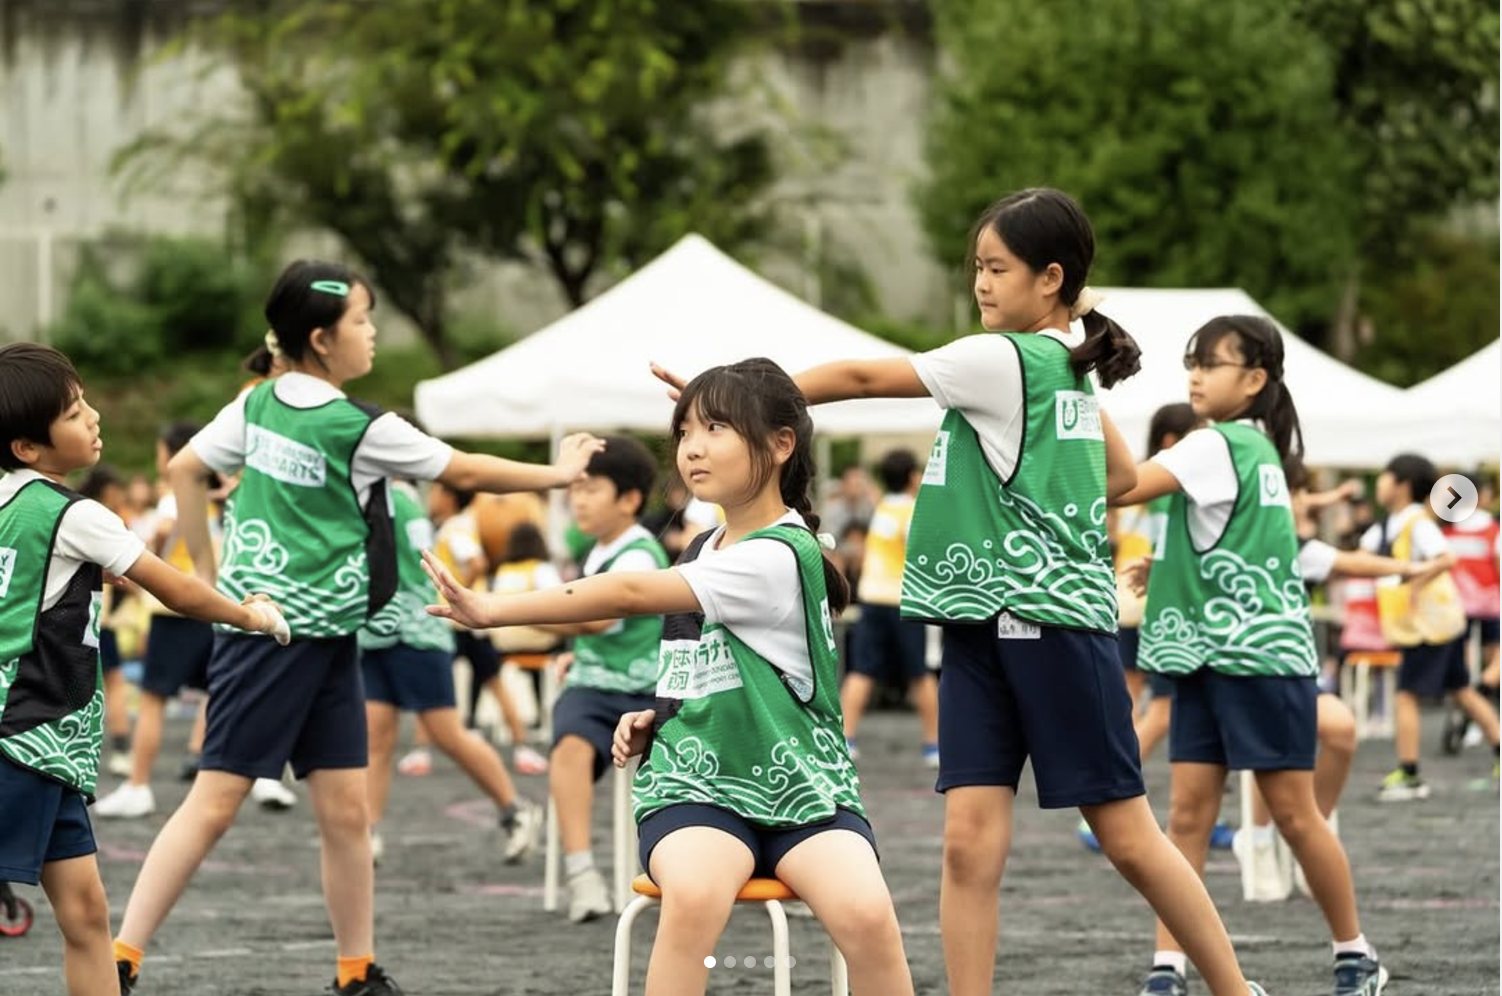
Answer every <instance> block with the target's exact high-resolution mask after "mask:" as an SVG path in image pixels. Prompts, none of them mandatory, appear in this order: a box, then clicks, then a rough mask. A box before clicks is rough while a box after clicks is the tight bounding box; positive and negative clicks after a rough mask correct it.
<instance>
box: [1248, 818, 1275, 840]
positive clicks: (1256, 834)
mask: <svg viewBox="0 0 1502 996" xmlns="http://www.w3.org/2000/svg"><path fill="white" fill-rule="evenodd" d="M1277 835H1278V829H1277V827H1275V826H1273V825H1272V824H1271V823H1268V824H1266V825H1265V826H1256V825H1254V826H1253V827H1252V843H1253V844H1271V843H1272V842H1273V841H1274V840H1276V839H1277Z"/></svg>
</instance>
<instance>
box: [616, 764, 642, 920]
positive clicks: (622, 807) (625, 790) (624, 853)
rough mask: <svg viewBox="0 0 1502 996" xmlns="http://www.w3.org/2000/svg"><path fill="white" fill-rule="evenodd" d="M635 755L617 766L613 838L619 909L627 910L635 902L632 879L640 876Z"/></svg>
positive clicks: (617, 906)
mask: <svg viewBox="0 0 1502 996" xmlns="http://www.w3.org/2000/svg"><path fill="white" fill-rule="evenodd" d="M636 765H637V762H636V760H635V759H634V758H633V759H632V760H631V761H630V762H628V763H627V765H626V766H625V767H624V768H616V769H615V784H614V786H613V788H614V800H613V809H614V816H613V823H614V826H613V828H612V830H613V833H612V837H613V838H614V842H615V862H614V866H613V868H614V877H615V908H616V910H617V912H619V911H620V910H624V909H625V908H626V904H627V903H629V902H630V901H631V880H632V879H633V878H635V877H636V872H637V864H636V821H635V820H633V819H632V818H631V782H632V779H633V778H634V777H635V775H636Z"/></svg>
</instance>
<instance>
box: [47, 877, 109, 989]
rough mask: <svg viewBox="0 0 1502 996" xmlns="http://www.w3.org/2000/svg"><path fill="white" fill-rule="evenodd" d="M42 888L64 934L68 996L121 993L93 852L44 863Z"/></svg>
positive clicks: (64, 962)
mask: <svg viewBox="0 0 1502 996" xmlns="http://www.w3.org/2000/svg"><path fill="white" fill-rule="evenodd" d="M42 889H43V890H44V891H45V892H46V893H47V901H48V902H50V903H51V904H52V911H53V913H54V915H55V916H56V917H57V926H58V929H59V930H60V931H62V935H63V975H64V977H65V978H66V979H67V982H68V996H96V994H99V993H104V994H109V996H114V994H116V993H119V991H120V979H119V976H118V975H117V974H116V972H115V955H114V949H113V947H112V946H111V944H110V904H109V900H108V899H106V898H105V895H104V882H103V881H101V880H100V878H99V861H98V859H97V858H96V856H95V855H93V854H85V855H83V856H82V857H77V858H66V859H64V860H62V861H49V862H47V863H46V864H44V865H43V866H42Z"/></svg>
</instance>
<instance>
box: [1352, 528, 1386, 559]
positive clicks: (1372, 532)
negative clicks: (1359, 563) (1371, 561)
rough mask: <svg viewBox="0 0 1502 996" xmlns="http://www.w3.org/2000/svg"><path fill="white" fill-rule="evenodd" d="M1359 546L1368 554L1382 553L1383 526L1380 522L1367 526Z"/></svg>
mask: <svg viewBox="0 0 1502 996" xmlns="http://www.w3.org/2000/svg"><path fill="white" fill-rule="evenodd" d="M1357 546H1359V547H1361V549H1363V550H1365V551H1366V552H1367V553H1380V552H1381V551H1382V524H1381V523H1380V522H1378V523H1375V524H1373V525H1370V526H1367V527H1366V532H1364V533H1362V534H1361V540H1360V542H1358V543H1357Z"/></svg>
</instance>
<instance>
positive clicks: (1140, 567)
mask: <svg viewBox="0 0 1502 996" xmlns="http://www.w3.org/2000/svg"><path fill="white" fill-rule="evenodd" d="M1152 569H1153V561H1152V558H1151V557H1141V558H1139V559H1137V560H1134V561H1132V562H1131V563H1130V564H1127V565H1126V567H1125V568H1123V569H1122V571H1121V576H1122V577H1123V578H1124V579H1125V580H1126V583H1127V587H1128V588H1130V589H1131V590H1132V594H1134V595H1136V596H1137V597H1138V598H1142V597H1144V596H1145V595H1146V594H1147V579H1148V576H1149V575H1150V574H1151V573H1152Z"/></svg>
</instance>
